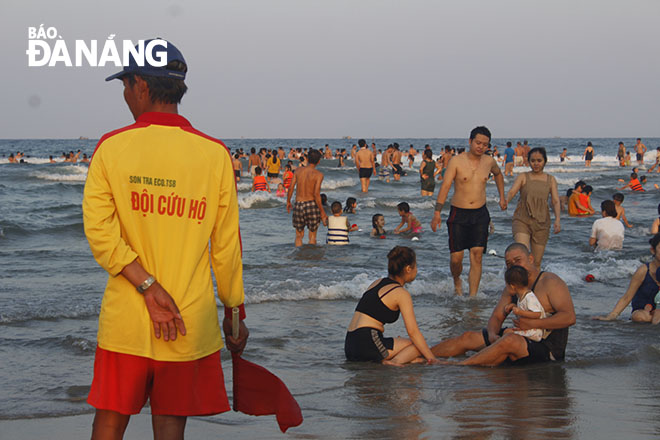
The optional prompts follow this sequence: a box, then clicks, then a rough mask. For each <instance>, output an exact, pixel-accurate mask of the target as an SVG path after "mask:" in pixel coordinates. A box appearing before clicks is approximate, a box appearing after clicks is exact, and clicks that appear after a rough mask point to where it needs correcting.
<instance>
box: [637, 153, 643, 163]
mask: <svg viewBox="0 0 660 440" xmlns="http://www.w3.org/2000/svg"><path fill="white" fill-rule="evenodd" d="M636 156H637V161H638V162H639V161H641V160H643V159H644V155H643V154H639V153H637V154H636Z"/></svg>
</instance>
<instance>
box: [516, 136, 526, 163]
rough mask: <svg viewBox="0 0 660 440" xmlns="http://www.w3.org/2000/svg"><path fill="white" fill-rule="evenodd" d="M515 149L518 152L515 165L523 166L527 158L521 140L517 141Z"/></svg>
mask: <svg viewBox="0 0 660 440" xmlns="http://www.w3.org/2000/svg"><path fill="white" fill-rule="evenodd" d="M514 150H515V152H516V161H515V166H517V167H521V166H523V164H524V163H525V159H524V158H523V155H524V154H525V149H524V148H523V146H522V144H521V143H520V141H518V142H517V144H516V148H514Z"/></svg>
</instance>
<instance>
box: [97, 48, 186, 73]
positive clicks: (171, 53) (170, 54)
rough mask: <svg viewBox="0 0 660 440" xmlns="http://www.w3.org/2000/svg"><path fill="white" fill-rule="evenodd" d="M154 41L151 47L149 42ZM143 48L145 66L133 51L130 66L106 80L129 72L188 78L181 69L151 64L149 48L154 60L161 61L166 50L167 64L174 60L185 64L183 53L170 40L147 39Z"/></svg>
mask: <svg viewBox="0 0 660 440" xmlns="http://www.w3.org/2000/svg"><path fill="white" fill-rule="evenodd" d="M152 41H156V43H154V44H152V45H151V47H149V43H150V42H152ZM165 46H167V47H165ZM138 47H139V44H138V45H136V46H135V49H136V51H137V50H138ZM143 48H144V50H143V52H144V63H143V64H144V65H143V66H140V65H138V63H137V61H136V60H135V58H134V57H133V54H132V53H131V54H130V57H129V60H128V66H124V69H123V70H122V71H121V72H117V73H115V74H114V75H111V76H109V77H107V78H106V79H105V80H106V81H110V80H113V79H117V78H119V79H121V77H122V76H124V75H128V74H136V75H143V76H158V77H162V78H173V79H186V73H185V72H181V71H179V70H170V69H166V68H165V66H162V67H158V66H153V65H151V64H149V57H148V56H147V49H150V51H151V58H152V60H154V61H160V59H161V55H162V52H164V53H165V54H166V56H167V59H166V60H167V62H166V63H165V64H169V63H171V62H172V61H180V62H182V63H183V64H186V60H185V59H183V54H182V53H181V52H180V51H179V49H177V48H176V46H174V45H173V44H172V43H170V42H169V41H165V40H162V39H160V38H156V39H155V40H154V39H152V40H146V41H145V42H144V46H143Z"/></svg>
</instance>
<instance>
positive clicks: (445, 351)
mask: <svg viewBox="0 0 660 440" xmlns="http://www.w3.org/2000/svg"><path fill="white" fill-rule="evenodd" d="M504 261H505V263H506V267H507V268H510V267H512V266H522V267H524V268H525V269H526V270H527V275H528V283H529V285H530V286H531V289H530V290H532V291H533V292H534V294H535V295H536V297H537V298H538V300H539V302H540V303H541V305H542V306H543V310H544V311H545V313H546V314H547V316H546V317H545V318H539V319H531V318H522V317H517V318H516V319H514V320H513V324H514V325H515V326H516V327H517V329H520V330H529V329H538V328H540V329H544V330H551V331H550V334H549V335H548V336H547V337H546V338H544V339H542V340H541V341H540V342H535V341H532V340H530V339H527V338H525V337H524V336H521V335H518V334H516V333H513V332H512V331H511V329H509V330H506V331H505V330H504V329H503V328H502V324H503V323H504V320H505V319H506V318H507V315H508V314H509V313H510V311H511V309H512V306H513V305H515V303H516V294H515V292H512V291H510V290H509V287H508V286H507V287H505V288H504V290H503V291H502V296H501V297H500V300H499V302H498V303H497V305H496V306H495V309H493V313H492V314H491V315H490V319H489V320H488V325H487V326H486V327H485V328H483V329H481V330H477V331H467V332H465V333H463V334H462V335H461V336H458V337H455V338H450V339H447V340H444V341H442V342H440V343H439V344H437V345H435V346H433V347H432V348H431V351H432V352H433V354H434V355H435V356H437V357H454V356H460V355H463V354H465V353H466V352H467V351H477V352H478V353H476V354H474V355H473V356H471V357H469V358H467V359H465V360H463V361H461V362H459V363H460V364H461V365H484V366H495V365H499V364H501V363H503V362H505V361H507V360H508V362H509V363H511V364H513V365H521V364H530V363H537V362H549V361H562V360H564V355H565V353H566V344H567V342H568V328H569V327H570V326H572V325H573V324H575V309H574V307H573V300H572V298H571V294H570V292H569V291H568V287H567V286H566V283H564V281H563V280H562V279H561V278H559V277H558V276H557V275H555V274H554V273H552V272H541V271H540V270H539V269H538V268H537V267H536V264H534V257H533V256H532V254H531V253H530V252H529V250H528V249H527V246H525V245H524V244H522V243H513V244H511V245H509V247H507V248H506V252H505V254H504ZM408 350H409V351H410V353H409V354H408V356H407V357H403V359H402V360H401V362H402V363H404V362H409V361H410V360H412V359H414V358H415V357H417V356H419V354H418V352H416V351H415V350H413V349H408Z"/></svg>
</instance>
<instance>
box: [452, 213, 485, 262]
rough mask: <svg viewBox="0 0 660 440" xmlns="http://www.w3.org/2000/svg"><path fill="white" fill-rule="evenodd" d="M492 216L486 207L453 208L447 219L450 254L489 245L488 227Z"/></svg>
mask: <svg viewBox="0 0 660 440" xmlns="http://www.w3.org/2000/svg"><path fill="white" fill-rule="evenodd" d="M489 224H490V214H489V213H488V208H486V205H484V206H482V207H481V208H477V209H463V208H457V207H455V206H452V207H451V211H449V217H448V218H447V232H448V234H449V252H459V251H462V250H464V249H472V248H474V247H482V248H484V252H486V246H487V245H488V225H489Z"/></svg>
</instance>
